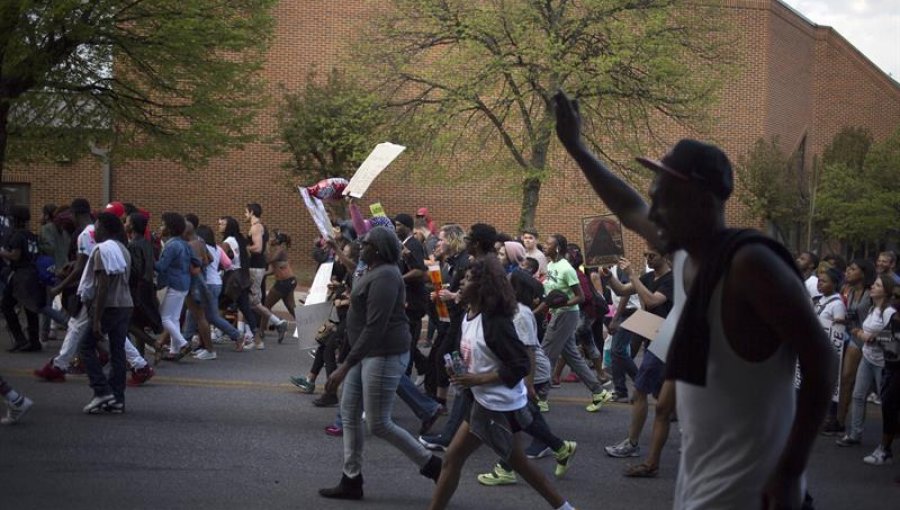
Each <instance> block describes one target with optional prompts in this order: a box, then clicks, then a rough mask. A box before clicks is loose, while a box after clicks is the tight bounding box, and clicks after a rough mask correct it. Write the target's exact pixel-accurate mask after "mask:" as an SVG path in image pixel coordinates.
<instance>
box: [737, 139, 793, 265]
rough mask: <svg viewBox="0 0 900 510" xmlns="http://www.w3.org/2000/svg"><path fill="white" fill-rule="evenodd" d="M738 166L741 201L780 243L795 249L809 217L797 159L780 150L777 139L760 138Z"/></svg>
mask: <svg viewBox="0 0 900 510" xmlns="http://www.w3.org/2000/svg"><path fill="white" fill-rule="evenodd" d="M737 163H738V164H737V166H738V172H737V175H738V179H739V180H740V181H741V183H742V184H743V188H744V190H745V193H742V194H741V195H740V197H741V200H742V201H743V202H744V204H745V205H746V206H747V207H748V208H749V209H750V212H751V214H752V215H753V216H754V217H757V218H762V219H764V220H765V221H767V222H768V223H769V225H770V226H771V227H772V228H774V230H775V232H776V234H777V235H778V237H780V238H781V239H782V241H784V242H785V243H787V244H788V245H789V246H792V247H793V248H795V249H796V248H798V247H799V246H798V243H799V241H798V239H799V237H800V236H799V231H800V230H801V229H802V228H803V225H805V224H806V219H807V218H808V216H809V200H808V199H807V196H806V195H805V194H804V193H803V190H804V187H805V186H804V183H803V182H802V181H803V174H802V173H800V172H799V171H798V168H797V161H796V157H792V156H788V155H787V154H785V153H784V151H782V150H781V147H780V144H779V140H778V137H773V138H771V139H770V140H769V141H766V140H764V139H762V138H760V139H759V140H757V141H756V143H754V144H753V147H752V148H751V149H750V151H749V152H748V153H747V155H746V156H743V157H739V158H738V162H737Z"/></svg>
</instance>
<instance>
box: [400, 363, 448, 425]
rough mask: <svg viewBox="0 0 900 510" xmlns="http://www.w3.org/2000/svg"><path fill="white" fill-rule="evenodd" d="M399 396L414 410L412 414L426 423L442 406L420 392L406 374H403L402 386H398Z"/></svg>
mask: <svg viewBox="0 0 900 510" xmlns="http://www.w3.org/2000/svg"><path fill="white" fill-rule="evenodd" d="M397 396H399V397H400V400H402V401H403V402H404V403H406V405H408V406H409V408H410V409H412V412H413V413H415V415H416V418H418V419H419V420H420V421H425V420H427V419H428V418H431V417H432V416H434V413H436V412H438V408H439V407H440V406H441V405H440V404H438V403H437V401H435V400H434V399H433V398H431V397H429V396H428V395H426V394H424V393H422V392H421V391H419V388H416V384H415V383H414V382H412V379H410V378H409V376H408V375H406V374H403V377H401V378H400V385H399V386H397Z"/></svg>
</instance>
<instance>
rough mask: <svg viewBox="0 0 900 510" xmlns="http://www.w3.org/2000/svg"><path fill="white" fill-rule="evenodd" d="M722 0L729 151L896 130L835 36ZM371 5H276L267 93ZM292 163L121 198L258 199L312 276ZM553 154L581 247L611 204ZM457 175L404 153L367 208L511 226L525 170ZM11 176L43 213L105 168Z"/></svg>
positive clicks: (261, 153) (207, 202) (215, 206)
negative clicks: (426, 167)
mask: <svg viewBox="0 0 900 510" xmlns="http://www.w3.org/2000/svg"><path fill="white" fill-rule="evenodd" d="M724 3H725V6H726V9H725V11H724V12H725V16H726V17H727V20H725V21H726V22H727V23H730V24H731V25H732V26H733V27H734V29H735V31H734V37H735V43H734V46H735V47H736V48H738V49H739V51H738V52H737V57H736V58H737V63H736V65H735V66H734V73H733V75H732V76H731V77H730V79H729V80H728V81H727V83H726V84H725V86H724V88H723V90H722V93H721V97H720V100H719V102H718V104H717V106H715V107H714V109H713V111H712V112H711V114H712V116H713V117H714V119H715V125H714V128H713V129H712V131H711V133H710V136H709V138H710V139H711V140H712V141H714V142H716V143H718V144H720V145H721V146H722V147H723V148H724V149H725V150H726V152H727V153H728V154H729V155H730V156H731V158H732V160H733V161H735V160H737V158H738V156H739V155H741V154H743V153H745V152H746V151H747V150H748V149H749V148H750V146H751V145H752V144H753V143H754V142H755V141H756V139H758V138H759V137H765V138H769V137H771V136H772V135H778V136H779V137H780V138H781V139H782V142H783V143H784V144H785V147H784V148H785V149H786V150H790V149H793V145H794V144H796V142H797V141H798V140H799V137H800V136H801V134H802V133H803V132H804V130H808V133H809V137H810V138H809V142H808V153H809V154H810V156H811V155H812V154H819V153H821V151H822V149H823V148H824V146H825V144H827V143H828V141H829V140H830V139H831V137H832V136H833V135H834V134H835V133H836V132H837V131H838V130H840V128H841V127H843V126H845V125H861V126H865V127H868V128H869V129H871V130H872V131H873V133H874V134H875V136H876V138H879V139H881V138H883V137H884V136H886V135H887V134H888V133H889V132H890V131H892V130H893V129H896V127H897V126H898V119H900V87H898V85H897V83H896V82H893V81H892V80H890V78H887V77H886V76H884V75H883V74H882V73H880V72H879V71H877V69H875V68H874V67H873V66H872V64H871V63H869V62H868V61H866V60H865V58H864V57H862V56H861V55H860V54H859V53H858V52H856V50H855V49H853V48H852V47H851V46H849V44H848V43H847V42H846V41H845V40H843V39H842V38H841V37H840V36H838V35H837V34H836V33H835V32H833V31H832V30H830V29H826V28H815V27H813V26H812V25H810V24H809V23H808V22H807V21H805V20H803V19H802V18H801V17H799V16H797V15H796V14H795V13H793V12H792V11H790V10H789V9H787V8H786V7H784V6H783V5H781V4H780V3H778V2H777V1H776V0H726V1H725V2H724ZM369 9H370V6H369V5H368V3H367V2H357V1H351V0H337V1H333V2H317V1H312V0H290V1H284V2H282V3H281V4H280V5H279V6H278V8H277V10H276V16H277V18H278V23H277V29H276V30H277V33H276V39H275V42H274V45H273V47H272V49H271V52H270V57H269V60H268V63H267V65H266V67H265V70H264V73H265V76H266V78H267V79H268V88H267V90H266V91H265V92H266V93H268V95H269V96H271V97H272V98H273V99H277V97H279V95H280V86H284V87H285V88H286V89H288V90H296V89H297V88H299V87H300V86H301V85H302V84H303V82H304V80H305V78H306V76H307V72H308V71H309V70H310V68H311V67H313V66H317V67H318V68H319V69H321V70H322V71H327V70H328V69H329V68H330V67H331V66H332V65H335V64H336V63H337V62H338V60H339V58H340V56H341V54H342V52H344V51H347V48H349V44H348V43H349V42H350V41H351V40H352V39H353V38H354V36H355V34H356V32H357V31H356V27H357V26H359V24H360V23H364V22H365V21H366V20H367V18H368V17H369V16H371V10H369ZM276 108H277V106H276V103H275V102H273V104H272V106H270V107H269V108H268V109H266V110H265V111H264V112H263V113H262V114H261V115H260V116H259V118H258V122H257V124H258V130H259V133H260V134H261V135H262V137H263V138H262V139H263V140H266V138H269V137H271V135H273V134H274V131H275V121H274V119H275V116H274V114H275V111H276ZM666 133H667V135H666V138H668V140H669V141H670V142H674V141H676V140H677V139H678V138H680V137H682V136H685V135H686V133H683V132H679V131H677V130H668V131H666ZM662 150H663V149H660V152H662ZM654 155H657V156H658V155H659V154H654ZM811 159H812V158H811V157H809V158H808V161H811ZM284 160H285V155H284V154H283V153H281V152H279V151H278V146H277V144H275V143H273V142H269V141H262V142H259V143H255V144H250V145H248V146H246V147H245V148H244V149H243V150H238V151H233V152H232V153H230V154H229V155H228V156H227V157H224V158H221V159H219V160H216V161H213V162H212V164H210V166H209V167H208V168H206V169H203V170H198V171H194V172H187V171H185V170H183V169H182V168H180V167H178V166H177V165H175V164H171V163H166V162H158V161H150V162H146V161H145V162H130V163H128V164H125V165H122V166H120V167H119V168H115V169H113V173H112V183H111V189H112V198H113V199H116V200H123V201H130V202H134V203H137V204H139V205H141V206H144V207H147V208H149V209H150V210H151V211H153V212H154V213H155V218H157V219H158V218H159V213H160V212H163V211H167V210H175V211H180V212H194V213H197V214H198V215H199V216H200V218H201V220H202V221H203V222H205V223H212V222H213V221H214V219H215V218H216V217H218V216H221V215H226V214H227V215H232V216H235V217H236V218H238V219H239V220H242V219H243V209H244V205H245V204H246V203H247V202H251V201H254V202H259V203H261V204H262V206H263V221H264V222H266V223H267V224H268V225H269V226H270V227H272V228H279V229H282V230H285V231H287V232H288V233H289V234H290V235H291V236H292V237H293V238H294V240H295V249H294V260H295V261H296V262H295V266H297V269H299V270H301V272H307V273H308V272H309V271H311V266H312V264H311V261H310V259H309V256H308V253H309V247H310V245H311V241H312V240H313V239H314V238H315V237H316V234H315V229H314V227H313V223H312V221H311V220H310V218H309V216H308V214H307V212H306V210H305V208H304V207H303V205H302V203H301V201H300V200H299V196H298V194H297V192H296V191H295V189H293V188H291V187H289V186H288V185H287V182H288V181H287V179H286V176H285V173H284V171H283V170H282V169H281V164H282V163H283V162H284ZM550 164H551V166H552V168H553V169H554V170H553V173H552V175H551V177H550V178H549V179H548V180H547V181H546V182H545V183H544V185H543V192H542V194H541V202H540V206H539V208H538V214H537V221H536V222H537V227H538V229H539V230H540V231H541V235H542V237H544V236H545V235H546V234H550V233H553V232H561V233H563V234H565V235H566V236H567V237H569V238H570V240H572V241H573V242H578V243H579V244H581V242H582V241H581V235H580V233H579V228H580V218H581V217H583V216H589V215H595V214H604V213H606V212H607V211H606V210H605V208H604V207H603V205H602V204H601V203H600V202H599V200H598V199H597V198H596V197H595V195H594V193H593V192H592V191H591V190H590V188H589V186H588V185H587V183H586V181H585V180H584V178H583V177H582V176H581V175H580V173H579V171H578V170H577V169H576V168H575V167H574V165H573V164H572V162H571V161H570V160H569V159H568V158H566V157H564V155H563V154H562V153H561V150H560V148H559V146H558V145H555V146H554V147H553V150H552V153H551V154H550ZM453 173H454V174H456V176H457V177H460V176H470V178H469V179H456V180H454V182H453V183H448V182H439V183H434V182H433V181H432V180H431V179H429V178H428V177H427V174H425V173H423V172H418V173H416V174H414V175H412V174H410V173H409V172H407V170H406V165H405V164H404V157H403V156H401V157H400V159H398V161H397V162H396V163H395V164H394V165H393V166H392V167H391V168H390V169H389V170H388V171H387V172H386V173H385V175H384V176H382V177H381V178H380V179H379V180H378V181H377V182H376V183H375V185H374V186H373V187H372V189H371V190H370V191H369V193H368V194H367V196H366V197H365V200H363V205H367V204H368V203H369V202H371V201H380V202H382V203H383V204H384V207H385V209H386V210H387V212H388V213H389V214H395V213H398V212H407V213H413V212H414V211H415V209H416V208H418V207H420V206H428V207H429V208H430V209H431V211H432V213H433V216H434V218H435V220H436V221H437V222H438V223H443V222H448V221H454V222H459V223H462V224H464V225H468V224H471V223H474V222H477V221H486V222H490V223H493V224H495V225H496V226H497V227H498V229H500V230H502V231H507V232H512V230H513V228H514V226H515V225H516V223H517V220H518V216H519V208H520V203H521V194H520V192H519V190H518V184H519V179H518V178H517V177H516V174H515V173H514V172H512V173H510V174H508V175H503V174H502V173H498V172H491V173H489V175H484V174H485V172H483V171H479V169H478V168H475V169H473V168H472V165H471V164H468V163H460V162H457V165H456V167H455V168H454V172H453ZM5 180H6V181H8V182H30V183H31V184H32V189H31V192H32V195H31V196H32V209H33V212H34V214H35V215H39V212H40V207H41V205H42V204H43V203H45V202H48V201H52V202H55V203H66V202H68V201H70V200H71V198H73V197H75V196H84V197H86V198H88V199H89V200H91V202H92V203H93V204H95V205H96V206H98V207H99V206H101V205H102V200H103V197H102V174H101V172H100V166H99V164H98V163H97V161H96V160H94V159H93V158H90V157H87V158H85V159H83V160H81V161H79V162H77V163H74V164H67V165H56V166H54V165H42V166H35V167H30V168H14V169H12V170H10V171H7V172H6V174H5ZM644 187H646V185H645V186H644ZM727 215H728V218H729V221H731V222H732V223H735V224H740V225H757V224H758V220H757V219H755V218H751V217H749V216H748V214H747V212H746V210H745V209H744V208H743V207H742V205H741V203H740V201H739V200H737V199H732V200H731V201H730V202H729V205H728V208H727ZM154 226H155V225H154ZM643 247H644V244H643V242H642V241H641V240H640V239H638V238H637V237H636V236H634V235H633V234H628V235H627V236H626V248H627V251H628V253H629V255H630V256H632V257H634V258H636V257H637V256H638V254H639V253H641V252H642V251H643Z"/></svg>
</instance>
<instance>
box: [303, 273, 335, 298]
mask: <svg viewBox="0 0 900 510" xmlns="http://www.w3.org/2000/svg"><path fill="white" fill-rule="evenodd" d="M333 267H334V262H325V263H324V264H321V265H320V266H319V269H318V270H317V271H316V277H315V279H314V280H313V284H312V286H311V287H310V288H309V295H307V296H306V305H307V306H308V305H317V304H319V303H325V302H327V301H328V283H329V282H331V270H332V269H333Z"/></svg>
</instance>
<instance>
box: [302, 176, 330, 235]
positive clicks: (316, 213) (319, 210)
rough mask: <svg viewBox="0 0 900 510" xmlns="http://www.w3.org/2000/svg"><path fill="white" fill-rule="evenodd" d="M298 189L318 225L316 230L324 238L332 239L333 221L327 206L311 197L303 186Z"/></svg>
mask: <svg viewBox="0 0 900 510" xmlns="http://www.w3.org/2000/svg"><path fill="white" fill-rule="evenodd" d="M297 189H298V190H300V196H301V197H302V198H303V203H304V204H305V205H306V209H307V210H308V211H309V215H310V216H312V219H313V222H314V223H315V224H316V229H317V230H318V231H319V233H320V234H322V237H324V238H326V239H327V238H330V237H331V219H330V218H329V217H328V211H326V210H325V204H323V203H322V201H321V200H319V199H318V198H316V197H311V196H309V191H307V189H306V188H304V187H303V186H297Z"/></svg>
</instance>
